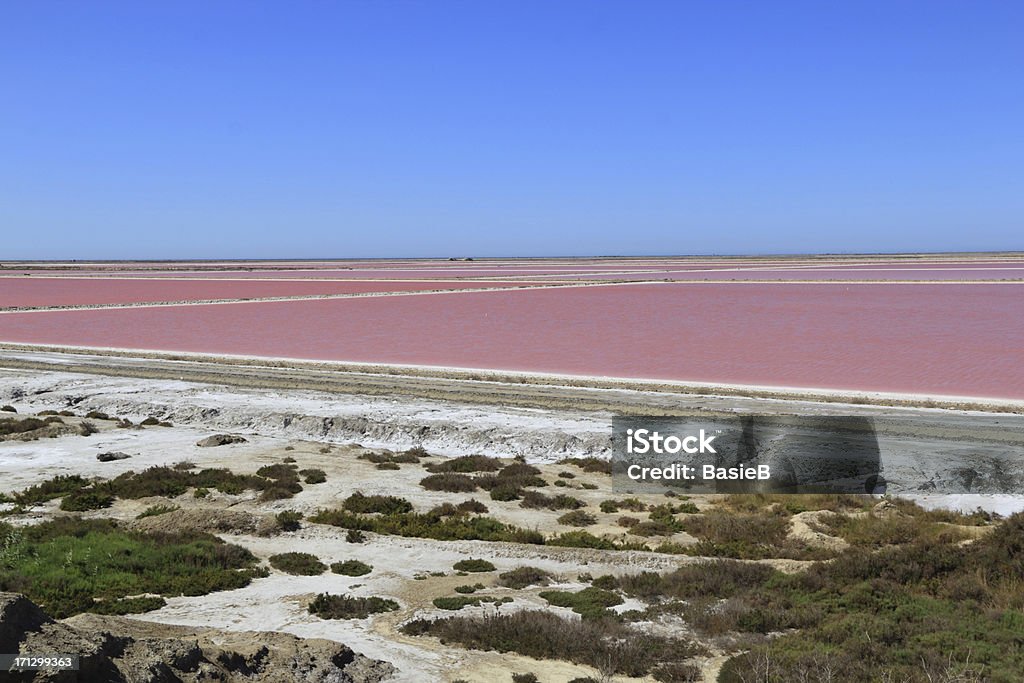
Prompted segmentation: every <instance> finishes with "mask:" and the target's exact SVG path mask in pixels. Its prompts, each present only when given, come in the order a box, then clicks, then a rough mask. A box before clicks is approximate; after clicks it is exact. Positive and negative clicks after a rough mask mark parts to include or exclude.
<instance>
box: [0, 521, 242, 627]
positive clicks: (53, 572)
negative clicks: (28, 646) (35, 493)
mask: <svg viewBox="0 0 1024 683" xmlns="http://www.w3.org/2000/svg"><path fill="white" fill-rule="evenodd" d="M256 563H257V561H256V558H255V557H253V555H252V553H250V552H249V551H248V550H246V549H245V548H241V547H239V546H236V545H229V544H227V543H225V542H224V541H222V540H220V539H219V538H217V537H216V536H212V535H210V534H205V533H199V532H180V533H143V532H138V531H126V530H123V529H121V528H120V527H119V526H118V525H117V524H116V523H115V522H113V521H111V520H83V519H80V518H77V517H70V516H68V517H60V518H58V519H54V520H52V521H49V522H43V523H42V524H37V525H34V526H28V527H19V528H14V527H11V526H9V525H5V524H3V523H0V591H11V592H16V593H23V594H25V595H26V596H27V597H28V598H29V599H30V600H32V601H33V602H35V603H37V604H38V605H40V607H42V608H43V609H44V610H45V611H46V612H47V613H48V614H50V615H51V616H53V617H54V618H58V619H63V618H65V617H68V616H71V615H73V614H77V613H79V612H88V611H94V610H102V609H103V607H97V601H102V602H104V603H106V604H107V605H108V606H109V605H111V604H112V603H113V602H116V601H120V600H122V599H123V598H126V597H128V596H137V595H140V594H153V595H161V596H177V595H192V596H195V595H206V594H207V593H210V592H213V591H218V590H230V589H236V588H242V587H243V586H246V585H248V584H249V582H250V581H251V580H252V578H254V577H255V576H260V575H262V572H261V571H260V570H258V569H255V565H256ZM132 605H134V606H135V607H140V608H141V607H145V606H146V605H145V603H142V602H125V603H122V607H125V608H127V607H129V606H132Z"/></svg>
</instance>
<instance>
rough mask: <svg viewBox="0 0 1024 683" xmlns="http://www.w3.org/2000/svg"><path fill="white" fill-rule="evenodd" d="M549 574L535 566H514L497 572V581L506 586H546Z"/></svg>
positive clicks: (549, 577) (519, 587)
mask: <svg viewBox="0 0 1024 683" xmlns="http://www.w3.org/2000/svg"><path fill="white" fill-rule="evenodd" d="M550 579H551V574H549V573H548V572H546V571H544V570H543V569H538V568H537V567H516V568H515V569H513V570H511V571H507V572H503V573H501V574H498V583H499V584H500V585H502V586H505V587H507V588H515V589H522V588H526V587H527V586H546V585H547V584H548V583H549V581H550Z"/></svg>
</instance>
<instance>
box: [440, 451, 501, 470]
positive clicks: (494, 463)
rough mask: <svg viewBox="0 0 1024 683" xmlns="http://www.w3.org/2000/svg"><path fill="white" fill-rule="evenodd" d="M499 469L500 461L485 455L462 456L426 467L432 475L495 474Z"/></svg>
mask: <svg viewBox="0 0 1024 683" xmlns="http://www.w3.org/2000/svg"><path fill="white" fill-rule="evenodd" d="M500 469H501V460H498V459H497V458H489V457H487V456H486V455H464V456H462V457H459V458H448V459H446V460H442V461H441V462H437V463H434V464H432V465H427V466H426V470H427V471H428V472H432V473H434V474H438V473H441V472H460V473H463V474H465V473H466V472H495V471H497V470H500Z"/></svg>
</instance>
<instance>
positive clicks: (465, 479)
mask: <svg viewBox="0 0 1024 683" xmlns="http://www.w3.org/2000/svg"><path fill="white" fill-rule="evenodd" d="M420 486H422V487H423V488H425V489H427V490H428V491H449V492H451V493H469V492H471V491H476V489H477V483H476V481H475V480H474V479H473V478H472V477H469V476H466V475H465V474H458V473H454V472H445V473H442V474H431V475H429V476H426V477H424V478H423V479H421V480H420Z"/></svg>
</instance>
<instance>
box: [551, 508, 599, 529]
mask: <svg viewBox="0 0 1024 683" xmlns="http://www.w3.org/2000/svg"><path fill="white" fill-rule="evenodd" d="M558 523H559V524H564V525H566V526H591V525H593V524H597V517H595V516H594V515H592V514H590V513H589V512H586V511H584V510H573V511H572V512H566V513H565V514H564V515H562V516H561V517H559V518H558Z"/></svg>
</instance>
